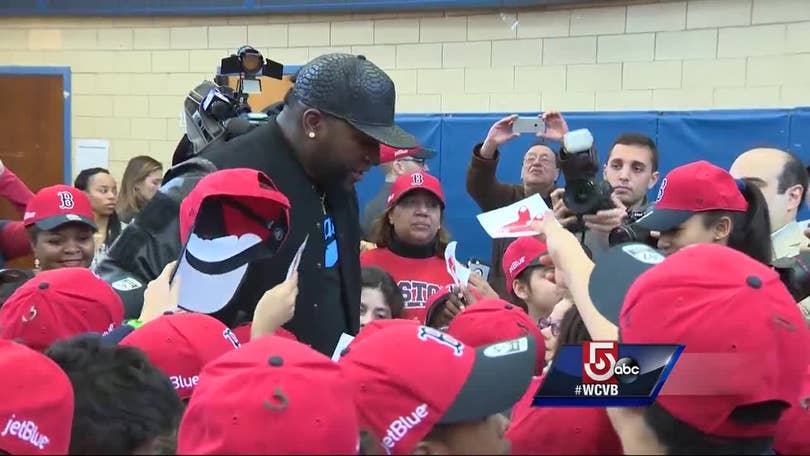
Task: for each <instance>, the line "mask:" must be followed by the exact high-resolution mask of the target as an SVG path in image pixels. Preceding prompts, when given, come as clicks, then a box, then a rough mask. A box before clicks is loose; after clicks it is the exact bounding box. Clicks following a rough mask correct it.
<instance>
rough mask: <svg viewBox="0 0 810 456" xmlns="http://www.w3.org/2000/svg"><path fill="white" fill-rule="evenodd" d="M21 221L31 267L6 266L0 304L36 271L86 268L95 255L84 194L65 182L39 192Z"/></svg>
mask: <svg viewBox="0 0 810 456" xmlns="http://www.w3.org/2000/svg"><path fill="white" fill-rule="evenodd" d="M23 224H24V225H25V228H26V229H27V231H28V235H29V237H30V240H31V248H32V250H33V252H34V258H35V268H34V269H33V270H23V269H6V270H4V271H3V274H2V275H0V304H1V303H3V302H5V300H6V299H7V298H8V297H9V296H10V295H11V294H12V293H13V292H14V290H16V289H17V288H19V287H20V286H21V285H22V284H23V283H25V282H26V281H28V280H29V279H30V278H32V277H33V276H34V274H36V273H37V272H39V271H47V270H50V269H59V268H67V267H80V268H87V267H89V266H90V263H91V262H92V261H93V256H94V255H95V243H94V241H93V234H94V233H95V232H96V224H95V221H94V216H93V209H92V207H91V205H90V200H89V199H88V197H87V195H86V194H85V193H84V192H82V191H81V190H78V189H76V188H73V187H70V186H68V185H54V186H51V187H45V188H43V189H42V190H40V191H38V192H37V193H36V194H35V195H34V196H33V197H32V198H31V200H30V201H29V202H28V205H27V206H26V208H25V216H24V217H23Z"/></svg>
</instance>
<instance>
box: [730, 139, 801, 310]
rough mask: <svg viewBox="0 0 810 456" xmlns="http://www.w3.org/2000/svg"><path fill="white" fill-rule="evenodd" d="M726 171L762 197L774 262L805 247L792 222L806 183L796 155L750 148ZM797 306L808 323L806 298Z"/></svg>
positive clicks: (795, 224) (795, 253)
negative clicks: (756, 188)
mask: <svg viewBox="0 0 810 456" xmlns="http://www.w3.org/2000/svg"><path fill="white" fill-rule="evenodd" d="M729 172H730V174H731V175H732V176H734V177H735V178H738V179H739V178H746V179H747V180H748V181H749V182H751V183H753V184H754V185H756V186H757V187H758V188H759V190H760V191H761V192H762V195H763V196H764V197H765V201H766V202H767V205H768V214H769V216H770V221H771V242H772V244H773V245H772V248H773V260H774V261H775V262H776V261H778V260H783V259H790V258H793V257H795V256H797V255H798V254H799V252H800V251H801V249H802V248H805V247H807V246H808V239H807V238H806V237H805V236H804V233H803V232H802V229H801V227H800V226H799V224H798V223H797V222H796V216H797V214H798V212H799V208H800V207H801V205H802V203H803V202H804V200H805V197H806V194H807V185H808V174H807V170H806V169H805V168H804V164H802V162H801V160H799V158H798V157H796V156H795V155H793V154H791V153H789V152H785V151H782V150H779V149H771V148H757V149H751V150H748V151H746V152H743V153H742V154H740V156H738V157H737V159H736V160H734V163H733V164H732V165H731V168H730V169H729ZM799 307H800V308H801V309H802V313H803V314H804V317H805V320H806V321H807V322H808V325H810V298H806V299H804V300H802V301H801V302H800V303H799Z"/></svg>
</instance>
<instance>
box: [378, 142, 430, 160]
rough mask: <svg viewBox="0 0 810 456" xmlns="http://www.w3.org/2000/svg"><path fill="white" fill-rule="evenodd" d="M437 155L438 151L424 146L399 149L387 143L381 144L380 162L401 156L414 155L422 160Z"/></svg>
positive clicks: (397, 158)
mask: <svg viewBox="0 0 810 456" xmlns="http://www.w3.org/2000/svg"><path fill="white" fill-rule="evenodd" d="M435 156H436V151H434V150H432V149H426V148H424V147H422V146H417V147H413V148H410V149H397V148H394V147H391V146H386V145H385V144H380V163H387V162H392V161H394V160H399V159H400V158H406V157H413V158H417V159H420V160H429V159H431V158H433V157H435Z"/></svg>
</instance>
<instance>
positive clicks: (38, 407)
mask: <svg viewBox="0 0 810 456" xmlns="http://www.w3.org/2000/svg"><path fill="white" fill-rule="evenodd" d="M0 371H2V372H3V375H0V453H5V454H67V452H68V448H69V447H70V432H71V425H72V424H73V388H72V387H71V385H70V380H69V379H68V377H67V375H65V373H64V372H62V369H60V368H59V366H58V365H56V363H54V362H53V361H51V360H50V359H48V358H47V357H46V356H44V355H42V354H40V353H37V352H35V351H33V350H31V349H30V348H28V347H25V346H23V345H20V344H17V343H15V342H11V341H8V340H0Z"/></svg>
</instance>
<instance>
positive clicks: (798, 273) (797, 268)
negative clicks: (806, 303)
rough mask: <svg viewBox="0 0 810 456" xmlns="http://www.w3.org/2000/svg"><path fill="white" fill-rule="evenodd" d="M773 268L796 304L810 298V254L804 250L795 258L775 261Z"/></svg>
mask: <svg viewBox="0 0 810 456" xmlns="http://www.w3.org/2000/svg"><path fill="white" fill-rule="evenodd" d="M772 266H773V268H774V269H775V270H776V272H778V273H779V278H780V279H782V283H784V284H785V287H787V289H788V291H790V294H791V295H793V299H795V300H796V302H799V301H803V300H804V299H805V298H806V297H808V296H810V252H808V251H804V250H803V251H801V252H799V254H798V255H796V256H794V257H790V258H782V259H779V260H776V261H774V262H773V264H772Z"/></svg>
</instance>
